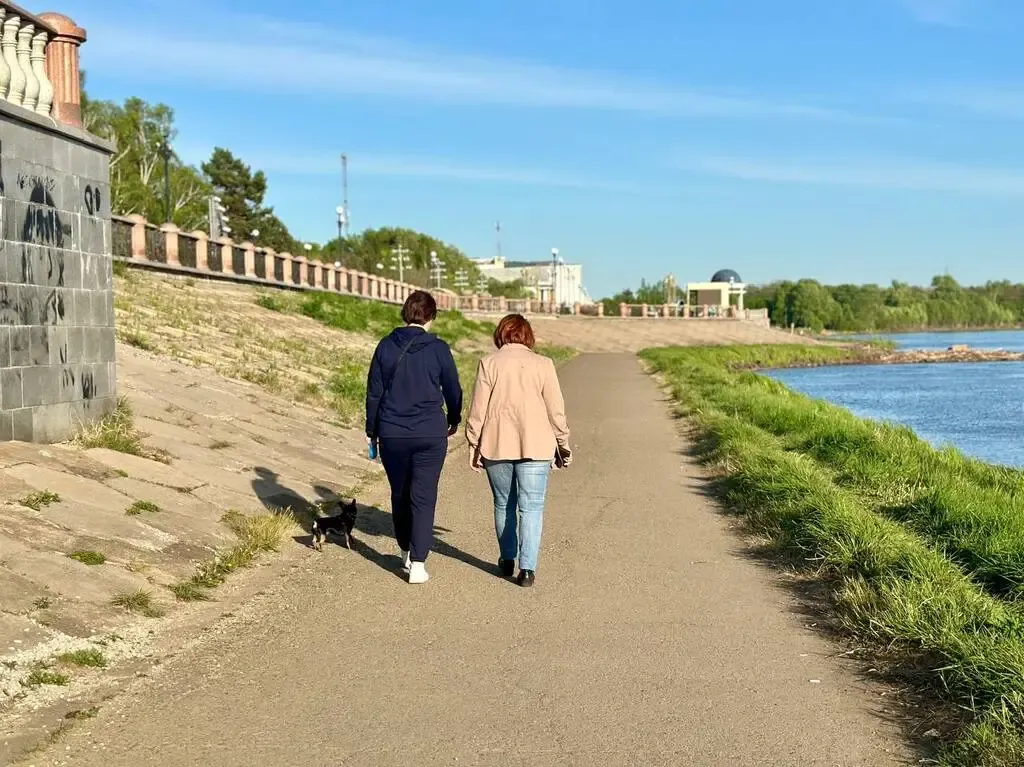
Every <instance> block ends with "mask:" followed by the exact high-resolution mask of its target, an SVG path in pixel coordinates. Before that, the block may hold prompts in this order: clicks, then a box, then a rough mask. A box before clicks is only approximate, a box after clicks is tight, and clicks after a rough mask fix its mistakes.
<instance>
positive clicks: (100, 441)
mask: <svg viewBox="0 0 1024 767" xmlns="http://www.w3.org/2000/svg"><path fill="white" fill-rule="evenodd" d="M75 443H76V444H77V445H79V446H80V447H82V448H85V449H89V448H105V449H107V450H114V451H116V452H118V453H127V454H129V455H137V456H140V457H142V458H148V459H150V460H153V461H160V462H161V463H170V456H168V454H167V453H166V452H164V451H162V450H157V449H155V448H150V447H147V446H146V445H144V444H143V441H142V435H141V434H140V433H139V431H138V430H137V429H136V428H135V421H134V416H133V415H132V408H131V404H130V403H129V402H128V399H127V398H126V397H121V398H120V399H119V400H118V401H117V407H116V408H115V409H114V411H113V412H112V413H110V415H108V416H106V417H105V418H103V419H102V420H100V421H97V422H96V423H92V424H87V425H86V426H84V427H83V428H82V430H81V431H80V432H79V433H78V435H77V436H76V437H75Z"/></svg>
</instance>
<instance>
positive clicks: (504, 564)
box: [498, 559, 516, 578]
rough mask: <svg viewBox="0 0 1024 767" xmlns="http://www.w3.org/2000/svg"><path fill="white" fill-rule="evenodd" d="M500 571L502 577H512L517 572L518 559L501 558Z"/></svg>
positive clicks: (499, 561) (499, 562)
mask: <svg viewBox="0 0 1024 767" xmlns="http://www.w3.org/2000/svg"><path fill="white" fill-rule="evenodd" d="M498 572H500V573H501V577H502V578H511V577H512V576H513V575H515V574H516V561H515V560H514V559H499V560H498Z"/></svg>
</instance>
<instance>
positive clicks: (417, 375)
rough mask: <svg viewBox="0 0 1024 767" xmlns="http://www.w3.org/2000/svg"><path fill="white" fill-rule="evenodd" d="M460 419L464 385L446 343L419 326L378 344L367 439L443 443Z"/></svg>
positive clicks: (372, 371)
mask: <svg viewBox="0 0 1024 767" xmlns="http://www.w3.org/2000/svg"><path fill="white" fill-rule="evenodd" d="M407 345H408V351H406V353H405V356H404V357H402V356H401V355H402V349H404V348H406V346H407ZM399 357H401V362H399ZM396 364H397V365H398V370H397V372H396V370H395V366H396ZM392 376H394V380H393V381H392V380H391V378H392ZM389 381H390V382H391V388H390V390H389V391H388V393H387V394H384V389H385V388H386V387H387V386H388V382H389ZM442 404H443V405H444V406H445V407H446V408H447V411H448V415H447V418H446V417H445V413H444V411H442V409H441V405H442ZM461 421H462V387H461V386H460V385H459V373H458V370H456V368H455V359H454V358H453V357H452V350H451V349H449V348H448V344H446V343H445V342H444V341H442V340H441V339H440V338H438V337H437V336H435V335H433V334H431V333H428V332H427V331H426V330H424V329H423V328H421V327H418V326H415V325H414V326H409V327H403V328H396V329H395V330H393V331H392V332H391V334H390V335H389V336H387V337H385V338H384V339H382V340H381V342H380V343H379V344H377V350H376V351H375V352H374V353H373V360H372V361H371V362H370V372H369V374H368V375H367V379H366V436H367V437H370V438H371V439H375V438H377V437H384V438H389V437H390V438H395V437H421V438H422V437H426V438H431V437H438V438H439V439H444V438H445V437H446V436H447V435H448V429H449V427H456V426H458V425H459V423H460V422H461Z"/></svg>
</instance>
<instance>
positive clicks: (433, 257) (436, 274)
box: [430, 250, 444, 290]
mask: <svg viewBox="0 0 1024 767" xmlns="http://www.w3.org/2000/svg"><path fill="white" fill-rule="evenodd" d="M430 271H431V273H432V276H433V278H434V282H435V283H436V285H435V286H434V287H436V288H437V289H438V290H440V289H441V278H442V277H443V275H444V261H442V260H441V259H439V258H438V257H437V251H435V250H432V251H430Z"/></svg>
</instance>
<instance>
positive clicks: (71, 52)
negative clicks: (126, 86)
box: [39, 13, 86, 128]
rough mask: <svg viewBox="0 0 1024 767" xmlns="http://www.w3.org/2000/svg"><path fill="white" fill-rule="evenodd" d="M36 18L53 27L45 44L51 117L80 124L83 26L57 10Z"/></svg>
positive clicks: (62, 121)
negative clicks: (51, 102) (51, 104)
mask: <svg viewBox="0 0 1024 767" xmlns="http://www.w3.org/2000/svg"><path fill="white" fill-rule="evenodd" d="M39 18H40V19H41V20H42V21H45V22H46V23H47V24H49V25H50V26H51V27H53V28H54V29H56V30H57V34H56V36H55V37H54V38H53V39H52V40H51V41H50V42H49V43H48V44H47V46H46V76H47V77H48V78H49V79H50V83H51V84H52V85H53V111H52V117H53V119H54V120H56V121H57V122H59V123H64V124H65V125H74V126H75V127H78V128H81V127H82V81H81V75H80V73H79V69H78V49H79V47H81V45H82V43H84V42H85V39H86V34H85V30H84V29H82V28H81V27H79V26H78V25H77V24H75V22H73V21H72V20H71V19H69V18H68V17H67V16H62V15H61V14H59V13H44V14H42V15H40V17H39Z"/></svg>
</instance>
